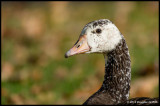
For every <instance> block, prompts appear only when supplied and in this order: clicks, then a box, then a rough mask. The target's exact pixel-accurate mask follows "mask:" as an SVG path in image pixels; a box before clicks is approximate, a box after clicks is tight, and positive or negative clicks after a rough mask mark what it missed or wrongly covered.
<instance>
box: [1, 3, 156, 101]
mask: <svg viewBox="0 0 160 106" xmlns="http://www.w3.org/2000/svg"><path fill="white" fill-rule="evenodd" d="M1 6H2V7H1V12H2V13H1V15H2V16H1V22H2V23H1V39H2V40H1V42H2V43H1V44H2V45H1V50H2V52H1V57H2V59H1V65H2V71H1V103H2V104H82V103H83V102H84V101H85V100H86V99H87V98H88V97H89V96H90V95H92V94H93V93H94V92H95V91H97V90H98V89H99V88H100V86H101V84H102V81H103V78H104V59H103V55H99V54H83V55H77V56H73V57H70V58H68V59H65V58H64V54H65V52H66V51H67V50H69V49H70V48H71V47H72V46H73V44H74V43H75V42H76V41H77V39H78V37H79V34H80V32H81V30H82V28H83V27H84V25H86V24H87V23H89V22H90V21H93V20H97V19H109V20H111V21H112V22H113V23H115V25H116V26H117V27H118V28H119V30H120V31H121V33H122V34H123V35H124V37H125V39H126V42H127V44H128V47H129V50H130V56H131V62H132V63H131V66H132V80H131V90H130V98H132V97H141V96H147V97H157V96H159V95H158V94H159V90H158V89H159V85H158V79H159V74H158V73H159V46H158V44H159V28H158V27H159V24H158V23H159V3H158V2H2V4H1Z"/></svg>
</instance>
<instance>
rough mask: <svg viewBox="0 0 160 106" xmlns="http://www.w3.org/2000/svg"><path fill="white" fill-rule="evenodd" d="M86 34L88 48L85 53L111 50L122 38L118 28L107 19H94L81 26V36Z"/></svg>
mask: <svg viewBox="0 0 160 106" xmlns="http://www.w3.org/2000/svg"><path fill="white" fill-rule="evenodd" d="M84 34H85V35H87V42H88V45H89V46H90V48H92V49H91V50H90V51H89V52H87V53H103V52H108V51H111V50H112V49H114V48H115V46H116V45H118V43H119V42H120V40H121V39H122V35H121V34H120V32H119V30H118V28H117V27H116V26H115V25H114V24H113V23H112V22H111V21H110V20H108V19H100V20H95V21H92V22H90V23H88V24H87V25H85V27H84V28H83V30H82V32H81V34H80V35H81V36H83V35H84Z"/></svg>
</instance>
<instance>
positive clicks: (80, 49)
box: [65, 35, 90, 58]
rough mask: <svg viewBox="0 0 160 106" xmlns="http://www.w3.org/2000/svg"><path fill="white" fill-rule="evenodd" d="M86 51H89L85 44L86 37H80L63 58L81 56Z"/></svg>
mask: <svg viewBox="0 0 160 106" xmlns="http://www.w3.org/2000/svg"><path fill="white" fill-rule="evenodd" d="M88 51H90V47H89V46H88V43H87V36H86V35H81V36H80V37H79V39H78V41H77V42H76V44H75V45H74V46H73V47H72V48H71V49H70V50H69V51H68V52H66V54H65V58H68V57H69V56H73V55H76V54H83V53H85V52H88Z"/></svg>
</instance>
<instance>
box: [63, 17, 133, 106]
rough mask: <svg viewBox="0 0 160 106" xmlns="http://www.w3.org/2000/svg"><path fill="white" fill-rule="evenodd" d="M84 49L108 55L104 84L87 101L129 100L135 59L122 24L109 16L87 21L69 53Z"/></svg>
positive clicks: (114, 102) (122, 101)
mask: <svg viewBox="0 0 160 106" xmlns="http://www.w3.org/2000/svg"><path fill="white" fill-rule="evenodd" d="M83 53H101V54H103V55H104V59H105V75H104V81H103V84H102V86H101V88H100V89H99V90H98V91H97V92H95V93H94V94H93V95H92V96H90V97H89V98H88V99H87V100H86V101H85V102H84V103H83V105H101V104H102V105H109V104H110V105H112V104H121V103H129V102H127V101H128V99H129V90H130V81H131V60H130V55H129V50H128V46H127V44H126V41H125V38H124V36H123V35H122V34H121V33H120V31H119V30H118V28H117V27H116V26H115V25H114V24H113V23H112V22H111V21H110V20H108V19H100V20H95V21H92V22H90V23H88V24H87V25H85V27H84V28H83V30H82V32H81V34H80V37H79V39H78V41H77V42H76V43H75V45H74V46H73V47H72V48H71V49H70V50H69V51H68V52H66V54H65V57H66V58H67V57H69V56H73V55H76V54H83Z"/></svg>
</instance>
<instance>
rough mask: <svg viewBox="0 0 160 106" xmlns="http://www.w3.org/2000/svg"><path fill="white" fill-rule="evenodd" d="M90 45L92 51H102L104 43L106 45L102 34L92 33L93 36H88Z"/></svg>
mask: <svg viewBox="0 0 160 106" xmlns="http://www.w3.org/2000/svg"><path fill="white" fill-rule="evenodd" d="M87 39H88V45H89V46H90V47H91V51H90V53H91V52H92V53H93V52H102V50H103V48H101V47H103V46H102V45H104V41H103V39H102V37H101V36H99V37H98V36H97V35H92V36H88V38H87Z"/></svg>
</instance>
